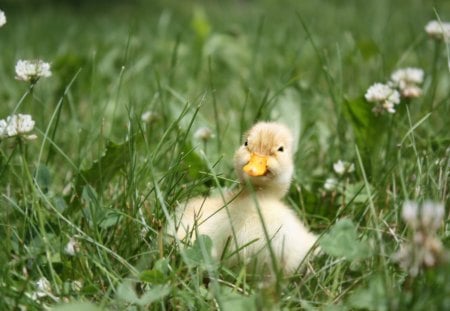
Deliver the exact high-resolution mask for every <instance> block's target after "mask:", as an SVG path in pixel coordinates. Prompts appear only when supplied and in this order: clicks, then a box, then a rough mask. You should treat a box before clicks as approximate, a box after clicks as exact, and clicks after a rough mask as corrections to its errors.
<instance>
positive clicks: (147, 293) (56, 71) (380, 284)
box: [0, 0, 450, 311]
mask: <svg viewBox="0 0 450 311" xmlns="http://www.w3.org/2000/svg"><path fill="white" fill-rule="evenodd" d="M2 3H4V4H1V6H2V7H0V10H2V11H4V13H5V16H6V24H4V25H3V26H1V27H0V44H1V45H2V49H1V50H2V51H1V56H0V81H1V86H0V101H1V105H0V120H5V123H4V125H5V126H7V125H8V122H7V118H8V116H11V115H13V114H18V113H21V114H27V115H30V116H31V117H32V119H33V120H34V122H35V123H34V127H33V126H30V127H31V128H32V130H30V131H29V132H27V133H26V135H25V134H24V133H20V132H19V133H16V134H11V135H9V134H7V132H4V134H3V136H2V134H1V131H0V189H1V193H0V309H1V310H42V309H52V310H53V309H54V310H79V309H81V308H83V309H84V310H88V311H89V310H102V309H105V310H246V311H250V310H407V309H408V310H424V309H427V310H449V309H450V255H449V249H450V219H449V216H448V215H449V208H450V205H449V201H450V200H449V198H450V197H449V177H450V176H449V175H450V170H449V167H450V128H449V124H450V52H449V43H448V42H449V40H450V35H449V37H448V38H447V40H444V38H438V37H436V36H435V37H433V36H430V35H429V34H427V32H426V31H425V26H426V25H427V23H428V22H429V21H432V20H437V21H442V23H444V22H445V21H450V2H449V1H445V0H435V1H426V0H410V1H406V0H397V1H389V0H379V1H357V0H346V1H338V0H327V1H325V0H321V1H294V0H283V1H270V0H261V1H250V0H247V1H244V0H242V1H237V0H236V1H174V0H173V1H151V2H150V1H148V2H146V1H138V0H135V1H129V2H120V1H116V2H111V3H107V2H103V1H100V2H96V3H94V4H93V3H89V2H88V1H81V2H77V1H67V2H58V1H42V2H40V3H38V2H36V1H25V0H21V1H12V0H6V1H4V2H2ZM439 30H440V28H438V31H439ZM441 30H442V29H441ZM444 37H445V36H444ZM19 60H34V61H35V60H42V61H44V62H48V63H49V64H50V69H51V75H50V76H49V77H45V76H43V77H41V78H39V79H34V80H33V79H32V80H31V81H22V80H23V79H22V80H21V79H20V76H19V75H18V74H17V72H16V64H17V62H18V61H19ZM402 68H418V69H420V70H422V71H423V79H422V80H423V81H420V83H417V85H413V86H414V87H416V88H415V89H413V91H415V93H414V92H413V93H412V94H413V95H417V96H411V93H409V95H408V94H407V95H405V94H404V93H402V94H400V93H399V96H401V97H400V99H399V103H394V104H393V105H394V106H393V107H394V108H395V109H394V112H392V111H390V112H389V111H388V109H391V110H392V109H393V108H392V107H391V108H389V107H390V106H389V107H387V106H379V108H380V107H381V108H380V109H379V110H378V111H377V110H376V111H375V112H374V111H373V108H374V107H375V106H376V105H377V104H380V103H374V102H373V101H371V98H370V97H368V96H367V92H368V89H369V88H370V87H371V86H372V85H374V84H375V83H378V82H379V83H386V85H388V81H389V80H391V79H392V76H391V75H392V73H394V72H395V71H396V70H399V69H402ZM389 85H390V86H392V88H393V89H394V88H396V87H398V88H401V85H400V84H399V85H394V86H393V85H392V84H389ZM395 92H396V91H395ZM376 95H377V94H376ZM382 104H386V102H383V103H382ZM386 107H387V108H386ZM259 120H278V121H281V122H284V123H285V124H287V125H288V126H289V127H290V128H291V129H292V131H293V132H294V135H295V137H296V141H297V144H296V145H297V152H296V155H295V165H296V168H295V173H294V179H293V182H292V185H291V188H290V190H289V193H288V195H287V196H286V198H285V202H287V203H288V204H289V206H290V207H291V208H292V209H293V210H295V212H296V213H297V215H298V217H299V218H300V219H301V220H302V221H303V222H304V223H306V224H307V226H308V227H309V228H311V230H312V231H313V232H315V233H316V234H318V235H320V239H319V242H318V246H320V248H321V253H320V254H319V255H317V256H309V258H308V260H305V262H303V263H302V266H303V269H300V270H299V272H298V273H297V274H296V275H295V276H292V277H289V278H286V279H279V280H277V282H276V286H273V287H270V286H269V287H267V286H263V285H262V284H261V283H259V282H255V281H254V280H253V279H252V277H251V276H250V275H249V274H248V272H247V271H246V269H245V268H241V269H234V270H233V269H229V268H228V267H226V266H224V265H222V264H221V263H220V262H214V261H212V260H211V254H210V253H209V252H208V249H207V248H205V247H204V246H205V245H203V244H202V243H200V242H199V243H195V244H193V245H191V246H190V247H188V248H180V247H179V245H177V243H174V242H173V241H172V240H170V239H168V238H167V236H166V234H165V232H164V228H165V226H166V224H167V221H168V218H169V217H170V216H171V215H172V214H173V212H174V210H175V207H176V206H177V203H178V202H183V201H185V200H188V199H189V198H192V197H194V196H198V195H210V194H213V193H218V192H219V191H222V190H224V189H230V188H235V187H236V186H237V181H236V180H237V179H236V175H235V173H234V170H233V164H232V158H233V154H234V151H235V150H236V149H237V148H238V147H239V146H240V145H241V144H242V143H243V142H242V135H243V133H244V132H245V131H246V130H247V129H248V128H250V127H251V125H252V124H254V123H255V122H257V121H259ZM28 121H29V120H28ZM1 126H2V123H1V121H0V129H1ZM339 160H341V161H344V162H339Z"/></svg>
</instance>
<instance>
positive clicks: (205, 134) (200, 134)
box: [194, 127, 213, 142]
mask: <svg viewBox="0 0 450 311" xmlns="http://www.w3.org/2000/svg"><path fill="white" fill-rule="evenodd" d="M194 137H195V138H197V139H200V140H203V141H205V142H206V141H208V140H210V139H211V138H212V137H213V133H212V131H211V130H210V129H209V128H208V127H200V128H199V129H197V130H196V131H195V133H194Z"/></svg>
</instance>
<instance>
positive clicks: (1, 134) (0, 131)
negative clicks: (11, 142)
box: [0, 119, 8, 139]
mask: <svg viewBox="0 0 450 311" xmlns="http://www.w3.org/2000/svg"><path fill="white" fill-rule="evenodd" d="M7 127H8V123H6V121H5V120H3V119H2V120H0V139H2V138H6V137H8V133H7V132H6V128H7Z"/></svg>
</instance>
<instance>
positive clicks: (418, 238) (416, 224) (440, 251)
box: [393, 201, 448, 277]
mask: <svg viewBox="0 0 450 311" xmlns="http://www.w3.org/2000/svg"><path fill="white" fill-rule="evenodd" d="M419 211H420V213H419ZM444 213H445V210H444V205H443V204H440V203H435V202H431V201H425V202H424V203H423V204H421V205H419V204H418V203H416V202H412V201H406V202H405V203H404V204H403V209H402V218H403V220H404V221H405V222H406V224H407V225H408V226H409V227H410V228H411V229H412V231H413V232H412V235H411V237H410V239H409V240H408V241H407V242H405V243H404V244H402V245H401V246H400V249H399V251H398V252H397V253H396V254H394V256H393V259H394V260H395V261H397V262H398V263H399V265H400V266H401V267H402V268H403V269H404V270H406V271H408V273H409V274H410V275H411V276H413V277H415V276H417V275H418V274H419V272H420V271H421V270H422V269H423V268H428V267H433V266H435V265H437V264H438V263H440V262H443V261H446V260H447V259H448V253H447V252H446V250H445V248H444V246H443V244H442V242H441V240H440V239H439V237H438V236H437V231H438V229H439V227H440V226H441V224H442V221H443V219H444Z"/></svg>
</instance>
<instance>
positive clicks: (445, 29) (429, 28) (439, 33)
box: [425, 20, 450, 41]
mask: <svg viewBox="0 0 450 311" xmlns="http://www.w3.org/2000/svg"><path fill="white" fill-rule="evenodd" d="M425 31H426V32H427V34H428V35H429V36H430V37H431V38H433V39H436V40H444V41H447V40H449V39H450V23H446V22H439V21H436V20H433V21H430V22H428V24H427V25H426V26H425Z"/></svg>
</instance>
